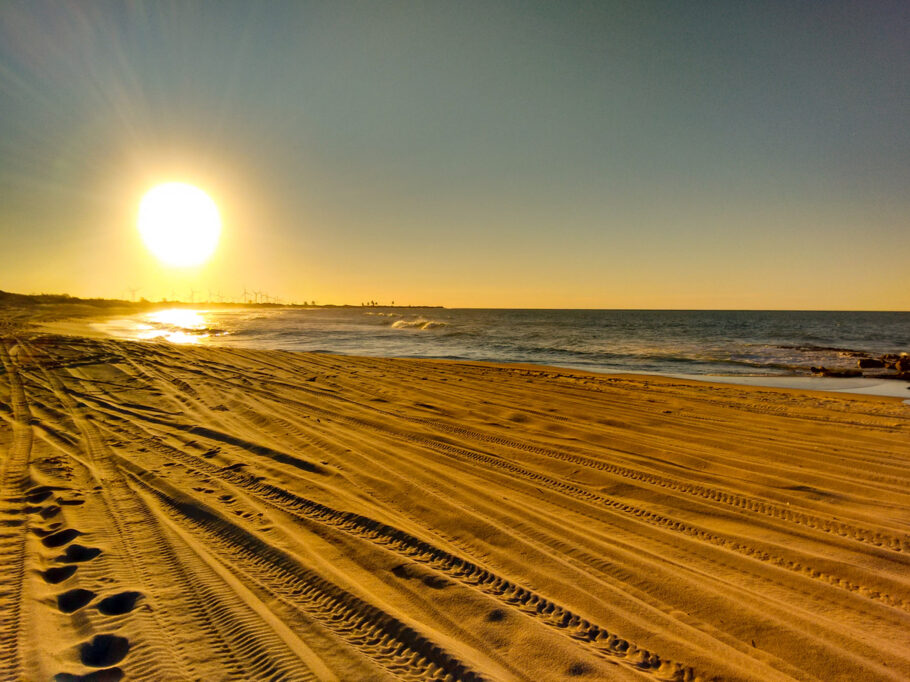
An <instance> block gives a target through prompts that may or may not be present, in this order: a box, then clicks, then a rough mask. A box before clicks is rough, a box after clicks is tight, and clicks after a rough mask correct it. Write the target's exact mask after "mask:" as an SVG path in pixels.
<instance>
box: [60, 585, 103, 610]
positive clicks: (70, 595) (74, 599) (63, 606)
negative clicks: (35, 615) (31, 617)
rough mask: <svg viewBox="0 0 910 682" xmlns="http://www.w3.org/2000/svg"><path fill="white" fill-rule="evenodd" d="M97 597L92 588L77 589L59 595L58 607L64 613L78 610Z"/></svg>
mask: <svg viewBox="0 0 910 682" xmlns="http://www.w3.org/2000/svg"><path fill="white" fill-rule="evenodd" d="M94 598H95V593H94V592H92V591H91V590H83V589H79V588H77V589H75V590H69V591H68V592H64V593H63V594H58V595H57V608H58V609H60V610H61V611H63V613H72V612H73V611H78V610H79V609H81V608H82V607H83V606H85V605H86V604H88V603H89V602H90V601H91V600H92V599H94Z"/></svg>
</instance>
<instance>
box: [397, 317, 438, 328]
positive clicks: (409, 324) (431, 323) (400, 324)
mask: <svg viewBox="0 0 910 682" xmlns="http://www.w3.org/2000/svg"><path fill="white" fill-rule="evenodd" d="M445 326H446V323H445V322H440V321H439V320H425V319H424V318H422V317H421V318H418V319H416V320H395V322H393V323H392V329H437V328H439V327H445Z"/></svg>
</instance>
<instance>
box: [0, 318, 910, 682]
mask: <svg viewBox="0 0 910 682" xmlns="http://www.w3.org/2000/svg"><path fill="white" fill-rule="evenodd" d="M0 360H2V373H0V417H2V419H0V452H2V470H0V486H2V488H0V495H2V501H0V504H2V507H0V614H2V618H0V671H2V674H0V678H2V679H4V680H6V679H23V680H45V679H54V678H55V676H56V679H57V680H61V681H64V680H75V679H80V677H79V676H83V675H89V674H92V673H96V674H98V675H100V676H101V677H100V679H119V678H120V677H123V678H124V679H148V680H184V679H185V680H190V679H206V680H209V679H257V680H260V679H262V680H266V679H272V680H331V679H339V680H372V679H377V680H378V679H412V680H428V679H450V680H454V679H467V680H481V679H484V680H513V679H526V680H528V679H530V680H557V679H580V680H584V679H589V680H595V679H645V678H653V679H666V680H694V679H703V680H708V679H750V680H786V679H799V680H861V679H876V680H904V679H908V678H910V406H908V405H905V404H903V403H902V402H901V401H900V400H898V399H889V398H873V397H861V396H848V395H832V394H822V393H811V392H802V393H801V392H795V391H787V390H776V389H768V388H758V387H744V386H732V385H719V384H711V383H701V382H687V381H680V380H672V379H666V378H659V377H645V376H607V375H594V374H585V373H581V372H572V371H566V370H553V369H548V368H541V367H533V366H497V365H489V364H481V363H455V362H445V361H430V360H391V359H377V358H357V357H340V356H331V355H320V354H303V353H289V352H279V351H255V350H239V349H227V348H215V347H206V348H199V347H181V346H176V345H171V344H159V343H139V342H124V341H112V340H96V339H81V338H75V337H60V336H34V337H29V336H27V335H24V334H23V335H20V336H19V337H8V338H6V339H4V340H2V342H0ZM89 679H92V678H89ZM95 679H98V678H95Z"/></svg>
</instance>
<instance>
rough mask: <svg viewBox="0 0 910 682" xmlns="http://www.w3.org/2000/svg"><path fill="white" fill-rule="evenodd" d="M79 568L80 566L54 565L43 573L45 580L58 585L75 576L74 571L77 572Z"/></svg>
mask: <svg viewBox="0 0 910 682" xmlns="http://www.w3.org/2000/svg"><path fill="white" fill-rule="evenodd" d="M77 568H78V566H54V567H53V568H49V569H47V570H46V571H44V573H42V574H41V575H42V576H43V577H44V582H46V583H50V584H51V585H56V584H57V583H62V582H63V581H64V580H68V579H69V578H71V577H73V573H75V572H76V569H77Z"/></svg>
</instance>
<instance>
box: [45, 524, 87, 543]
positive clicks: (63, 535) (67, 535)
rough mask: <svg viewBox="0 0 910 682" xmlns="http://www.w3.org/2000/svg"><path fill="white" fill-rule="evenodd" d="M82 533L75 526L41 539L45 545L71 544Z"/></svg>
mask: <svg viewBox="0 0 910 682" xmlns="http://www.w3.org/2000/svg"><path fill="white" fill-rule="evenodd" d="M80 535H82V533H81V532H79V531H78V530H76V529H75V528H66V529H64V530H61V531H57V532H56V533H52V534H50V535H48V536H47V537H46V538H44V539H43V540H42V541H41V544H42V545H44V546H45V547H63V545H66V544H69V543H70V542H72V541H73V540H75V539H76V538H78V537H79V536H80Z"/></svg>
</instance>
